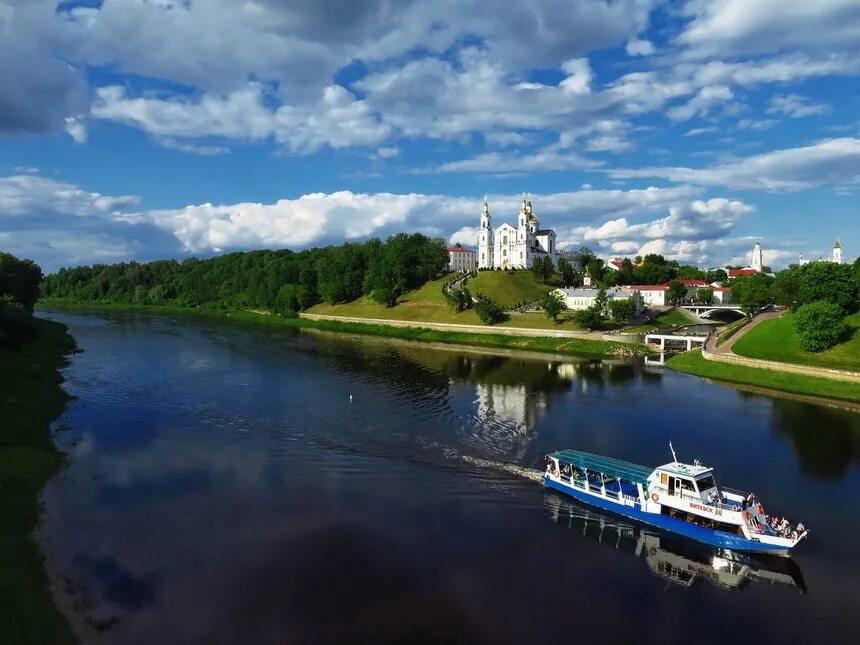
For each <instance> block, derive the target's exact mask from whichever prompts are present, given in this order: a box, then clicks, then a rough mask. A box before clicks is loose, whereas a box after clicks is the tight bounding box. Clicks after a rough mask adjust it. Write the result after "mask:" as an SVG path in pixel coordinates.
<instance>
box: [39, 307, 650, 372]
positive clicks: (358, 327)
mask: <svg viewBox="0 0 860 645" xmlns="http://www.w3.org/2000/svg"><path fill="white" fill-rule="evenodd" d="M39 306H40V307H41V308H49V307H53V308H58V309H71V310H75V309H77V310H84V311H87V310H89V311H125V312H143V313H154V314H163V315H184V314H187V315H191V316H205V317H208V318H213V319H218V320H229V321H232V322H235V323H243V322H247V323H255V324H266V325H275V326H281V327H291V328H294V329H321V330H325V331H335V332H342V333H352V334H366V335H371V336H381V337H385V338H400V339H404V340H414V341H421V342H430V343H449V344H454V345H474V346H481V347H499V348H503V349H518V350H526V351H537V352H553V353H558V354H570V355H573V356H585V357H591V358H608V357H613V356H626V355H645V354H648V353H650V351H651V350H649V349H648V347H647V346H645V345H641V344H632V343H616V342H609V341H602V340H590V339H584V338H548V337H546V338H545V337H539V338H530V337H524V336H503V335H501V334H477V333H464V332H447V331H436V330H431V329H422V328H418V327H387V326H385V325H375V324H372V323H351V322H338V321H329V320H307V319H304V318H283V317H282V316H278V315H267V314H261V313H255V312H252V311H231V312H224V311H221V310H217V309H186V308H182V307H159V306H136V305H116V304H114V305H96V304H87V305H78V304H76V303H73V302H69V301H62V300H45V301H40V303H39ZM395 309H396V308H395ZM464 313H467V312H464ZM468 313H471V314H472V315H474V312H468ZM531 315H534V316H536V317H538V318H540V316H537V314H522V316H531ZM515 320H517V319H516V318H514V319H513V320H512V321H509V324H513V322H514V321H515ZM543 320H546V319H545V318H543ZM546 322H547V323H550V324H552V323H551V321H549V320H546Z"/></svg>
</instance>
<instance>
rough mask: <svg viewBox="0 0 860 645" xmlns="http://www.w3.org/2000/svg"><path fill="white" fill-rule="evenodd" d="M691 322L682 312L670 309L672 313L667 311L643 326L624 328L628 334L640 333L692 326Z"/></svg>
mask: <svg viewBox="0 0 860 645" xmlns="http://www.w3.org/2000/svg"><path fill="white" fill-rule="evenodd" d="M692 324H693V321H692V320H690V319H689V318H688V317H687V316H685V315H684V314H683V313H682V312H680V311H678V310H677V309H672V311H667V312H664V313H662V314H660V315H659V316H657V317H656V318H653V319H652V320H651V322H649V323H648V324H645V325H639V326H638V327H625V328H624V331H625V332H630V333H641V332H649V331H653V330H655V329H659V328H660V327H669V326H671V327H677V326H679V325H692Z"/></svg>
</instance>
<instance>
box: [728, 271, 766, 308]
mask: <svg viewBox="0 0 860 645" xmlns="http://www.w3.org/2000/svg"><path fill="white" fill-rule="evenodd" d="M772 282H773V278H771V277H770V276H767V275H765V274H763V273H757V274H755V275H750V276H741V277H738V278H735V279H734V280H733V281H732V299H733V301H734V302H737V303H738V304H740V306H741V309H743V311H744V313H746V314H747V315H748V316H752V315H754V314H755V313H757V312H758V311H759V310H760V309H763V308H764V307H766V306H767V305H769V304H770V303H771V302H772V301H773V293H772V290H771V283H772Z"/></svg>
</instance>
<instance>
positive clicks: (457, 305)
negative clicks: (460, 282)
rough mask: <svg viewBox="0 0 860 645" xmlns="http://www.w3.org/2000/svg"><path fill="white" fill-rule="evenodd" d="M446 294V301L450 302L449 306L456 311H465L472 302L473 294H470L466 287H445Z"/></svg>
mask: <svg viewBox="0 0 860 645" xmlns="http://www.w3.org/2000/svg"><path fill="white" fill-rule="evenodd" d="M444 295H445V302H447V303H448V307H449V308H451V309H452V310H454V311H458V312H459V311H464V310H465V309H468V308H469V306H470V305H471V304H472V296H471V295H470V294H469V290H468V289H467V288H466V287H462V288H460V289H451V290H450V291H449V290H447V289H445V290H444Z"/></svg>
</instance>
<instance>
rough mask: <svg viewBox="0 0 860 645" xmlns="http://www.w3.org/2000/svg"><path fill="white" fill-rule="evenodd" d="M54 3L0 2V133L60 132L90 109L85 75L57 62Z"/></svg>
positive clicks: (36, 0)
mask: <svg viewBox="0 0 860 645" xmlns="http://www.w3.org/2000/svg"><path fill="white" fill-rule="evenodd" d="M55 5H56V2H50V1H49V0H26V1H24V0H4V1H3V2H0V134H2V133H3V132H12V133H21V132H46V131H51V130H59V129H61V128H63V127H64V126H65V124H66V119H67V118H69V117H75V116H77V115H80V114H82V113H85V112H86V111H87V109H88V98H87V90H86V83H85V81H84V77H83V75H82V74H81V72H80V71H79V70H77V69H75V68H74V67H72V66H71V65H69V64H68V63H66V62H64V61H63V60H61V59H59V58H57V56H56V55H55V53H54V50H55V48H57V47H58V46H60V44H61V42H62V33H61V32H60V31H59V30H58V29H57V25H56V23H55V20H54V8H55Z"/></svg>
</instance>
